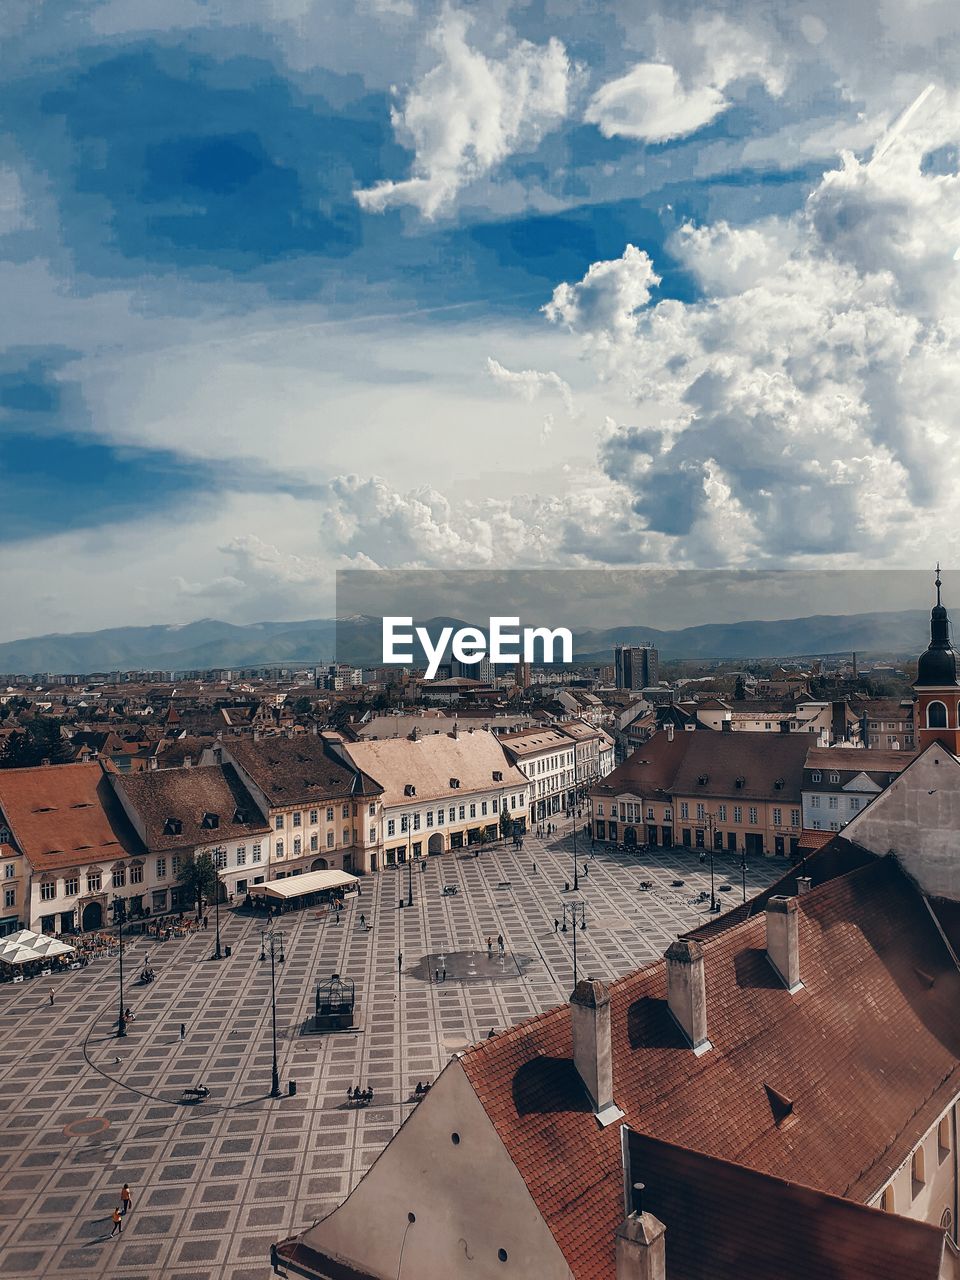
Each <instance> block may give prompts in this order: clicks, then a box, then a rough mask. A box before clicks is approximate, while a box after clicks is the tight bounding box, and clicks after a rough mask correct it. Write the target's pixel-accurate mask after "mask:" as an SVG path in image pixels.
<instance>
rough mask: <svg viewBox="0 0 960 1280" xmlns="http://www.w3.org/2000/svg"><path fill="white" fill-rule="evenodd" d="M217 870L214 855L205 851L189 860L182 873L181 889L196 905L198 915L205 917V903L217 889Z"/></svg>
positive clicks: (188, 899) (189, 900)
mask: <svg viewBox="0 0 960 1280" xmlns="http://www.w3.org/2000/svg"><path fill="white" fill-rule="evenodd" d="M217 879H218V877H217V869H216V867H215V866H214V863H213V855H212V854H211V853H209V852H207V850H203V851H202V852H201V853H198V854H197V855H196V856H195V857H193V858H189V859H188V860H187V862H186V863H185V865H184V868H183V870H182V871H181V873H180V888H181V889H185V890H186V892H187V901H188V902H192V903H195V904H196V908H197V915H198V916H202V915H203V901H204V899H205V898H212V897H213V895H214V893H215V892H216V889H217Z"/></svg>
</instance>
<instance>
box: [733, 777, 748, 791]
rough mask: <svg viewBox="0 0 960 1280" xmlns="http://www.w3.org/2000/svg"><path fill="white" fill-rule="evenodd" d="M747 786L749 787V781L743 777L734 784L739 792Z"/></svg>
mask: <svg viewBox="0 0 960 1280" xmlns="http://www.w3.org/2000/svg"><path fill="white" fill-rule="evenodd" d="M746 785H747V780H746V778H744V777H743V776H742V775H741V776H740V777H739V778H737V780H736V782H735V783H734V786H735V787H736V788H737V790H738V791H742V790H743V788H744V787H745V786H746Z"/></svg>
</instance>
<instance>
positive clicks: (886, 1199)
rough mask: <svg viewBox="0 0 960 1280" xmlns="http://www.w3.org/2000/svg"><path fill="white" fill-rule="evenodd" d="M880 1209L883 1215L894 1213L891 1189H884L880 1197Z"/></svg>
mask: <svg viewBox="0 0 960 1280" xmlns="http://www.w3.org/2000/svg"><path fill="white" fill-rule="evenodd" d="M880 1208H881V1209H882V1210H883V1212H884V1213H894V1212H895V1211H896V1210H895V1207H894V1199H893V1187H884V1189H883V1195H882V1196H881V1197H880Z"/></svg>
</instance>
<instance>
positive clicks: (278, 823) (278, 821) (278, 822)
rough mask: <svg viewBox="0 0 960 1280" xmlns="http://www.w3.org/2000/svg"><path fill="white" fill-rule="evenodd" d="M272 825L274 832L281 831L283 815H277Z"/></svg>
mask: <svg viewBox="0 0 960 1280" xmlns="http://www.w3.org/2000/svg"><path fill="white" fill-rule="evenodd" d="M273 825H274V829H275V830H277V831H282V830H283V814H282V813H278V814H277V816H276V817H275V818H274V820H273Z"/></svg>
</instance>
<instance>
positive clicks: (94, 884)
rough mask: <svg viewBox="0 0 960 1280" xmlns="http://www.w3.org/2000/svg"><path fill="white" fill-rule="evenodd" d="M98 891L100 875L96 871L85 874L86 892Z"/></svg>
mask: <svg viewBox="0 0 960 1280" xmlns="http://www.w3.org/2000/svg"><path fill="white" fill-rule="evenodd" d="M99 892H100V876H99V874H97V873H94V874H93V875H90V876H87V893H99Z"/></svg>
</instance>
